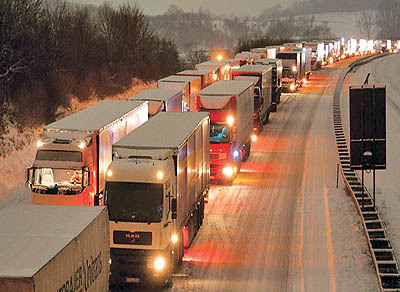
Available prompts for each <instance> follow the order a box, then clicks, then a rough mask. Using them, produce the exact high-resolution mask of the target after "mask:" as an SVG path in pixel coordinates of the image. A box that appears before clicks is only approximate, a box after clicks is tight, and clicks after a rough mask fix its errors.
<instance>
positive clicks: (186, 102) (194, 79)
mask: <svg viewBox="0 0 400 292" xmlns="http://www.w3.org/2000/svg"><path fill="white" fill-rule="evenodd" d="M158 88H163V89H171V90H181V91H182V104H183V106H182V111H184V112H187V111H191V112H192V111H195V110H196V96H197V93H198V92H199V91H200V89H201V77H200V76H177V75H170V76H167V77H165V78H163V79H160V80H158Z"/></svg>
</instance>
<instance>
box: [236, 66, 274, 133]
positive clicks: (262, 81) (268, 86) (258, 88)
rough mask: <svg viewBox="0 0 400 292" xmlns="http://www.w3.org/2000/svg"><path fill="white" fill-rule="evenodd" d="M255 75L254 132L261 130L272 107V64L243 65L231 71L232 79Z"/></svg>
mask: <svg viewBox="0 0 400 292" xmlns="http://www.w3.org/2000/svg"><path fill="white" fill-rule="evenodd" d="M249 77H256V78H257V80H256V84H255V85H254V114H253V118H254V125H253V132H255V133H254V134H257V133H260V132H261V131H262V128H263V125H264V124H266V123H267V122H268V119H269V115H270V113H271V111H272V108H273V107H274V106H276V104H274V105H273V104H272V66H270V65H245V66H242V67H240V68H239V69H236V70H235V71H233V72H232V78H233V79H234V80H243V79H246V78H249Z"/></svg>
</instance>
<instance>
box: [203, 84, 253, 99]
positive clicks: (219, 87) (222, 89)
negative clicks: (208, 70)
mask: <svg viewBox="0 0 400 292" xmlns="http://www.w3.org/2000/svg"><path fill="white" fill-rule="evenodd" d="M252 85H253V82H252V81H250V80H220V81H218V82H216V83H214V84H211V85H209V86H207V87H206V88H204V89H203V90H201V91H200V92H199V94H200V95H222V96H228V95H239V94H241V93H242V92H243V91H245V90H246V89H248V88H249V87H250V86H252Z"/></svg>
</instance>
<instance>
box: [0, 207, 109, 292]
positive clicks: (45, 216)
mask: <svg viewBox="0 0 400 292" xmlns="http://www.w3.org/2000/svg"><path fill="white" fill-rule="evenodd" d="M108 240H109V225H108V216H107V209H106V208H105V207H76V206H74V207H72V206H38V205H26V204H20V205H15V206H11V207H7V208H4V209H2V210H1V211H0V246H1V249H0V291H2V292H47V291H54V292H67V291H68V292H70V291H76V292H79V291H87V292H99V291H101V292H106V291H108V277H109V271H110V265H109V259H110V247H109V243H108Z"/></svg>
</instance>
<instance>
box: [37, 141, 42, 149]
mask: <svg viewBox="0 0 400 292" xmlns="http://www.w3.org/2000/svg"><path fill="white" fill-rule="evenodd" d="M43 145H44V143H43V142H42V141H40V140H37V141H36V146H37V148H40V147H42V146H43Z"/></svg>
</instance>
